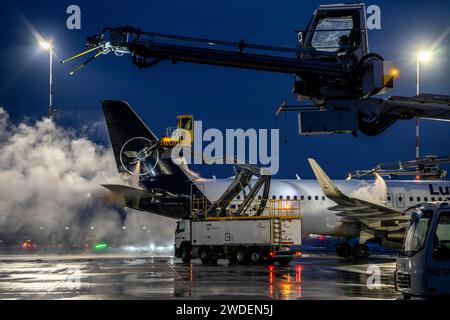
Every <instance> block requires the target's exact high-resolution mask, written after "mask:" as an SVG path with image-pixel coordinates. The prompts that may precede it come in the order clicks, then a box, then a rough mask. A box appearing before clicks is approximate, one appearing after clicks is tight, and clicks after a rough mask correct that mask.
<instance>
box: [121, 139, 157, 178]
mask: <svg viewBox="0 0 450 320" xmlns="http://www.w3.org/2000/svg"><path fill="white" fill-rule="evenodd" d="M158 161H159V152H158V143H157V141H151V140H149V139H147V138H144V137H135V138H131V139H129V140H128V141H127V142H125V143H124V144H123V146H122V148H121V149H120V164H121V165H122V168H123V169H124V170H125V171H126V172H128V173H129V174H137V173H138V172H137V169H138V170H139V178H140V179H142V178H143V177H145V176H148V175H154V174H155V171H154V169H155V167H156V166H157V164H158Z"/></svg>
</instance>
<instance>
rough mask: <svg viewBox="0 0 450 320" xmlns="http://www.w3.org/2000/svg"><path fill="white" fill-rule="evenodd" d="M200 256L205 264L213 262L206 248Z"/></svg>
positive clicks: (202, 249)
mask: <svg viewBox="0 0 450 320" xmlns="http://www.w3.org/2000/svg"><path fill="white" fill-rule="evenodd" d="M198 255H199V256H200V260H201V261H202V263H203V264H208V263H209V261H210V260H211V255H210V254H209V252H208V249H206V248H201V249H200V251H199V253H198Z"/></svg>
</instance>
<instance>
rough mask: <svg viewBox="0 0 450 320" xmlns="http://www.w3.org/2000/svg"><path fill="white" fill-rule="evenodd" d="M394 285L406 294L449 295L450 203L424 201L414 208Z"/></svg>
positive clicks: (415, 295) (419, 295)
mask: <svg viewBox="0 0 450 320" xmlns="http://www.w3.org/2000/svg"><path fill="white" fill-rule="evenodd" d="M395 287H396V289H397V290H398V291H400V292H402V293H403V296H404V297H405V298H410V297H433V296H445V295H450V205H449V204H448V203H446V202H440V203H439V202H437V203H424V204H421V205H420V206H419V207H417V208H415V209H414V210H413V211H412V212H411V221H410V224H409V226H408V228H407V230H406V234H405V240H404V243H403V248H402V253H401V254H400V256H399V257H398V258H397V262H396V270H395Z"/></svg>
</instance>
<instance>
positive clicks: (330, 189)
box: [308, 158, 345, 199]
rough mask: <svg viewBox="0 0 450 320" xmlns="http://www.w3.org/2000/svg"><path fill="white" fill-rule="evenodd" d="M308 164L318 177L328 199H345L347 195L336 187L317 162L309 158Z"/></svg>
mask: <svg viewBox="0 0 450 320" xmlns="http://www.w3.org/2000/svg"><path fill="white" fill-rule="evenodd" d="M308 162H309V164H310V165H311V168H312V170H313V172H314V175H315V176H316V179H317V182H318V183H319V185H320V187H321V188H322V191H323V193H324V194H325V196H327V197H328V198H331V199H332V198H339V197H343V196H344V197H345V195H344V194H343V193H342V192H341V191H340V190H339V189H338V187H336V185H335V184H334V183H333V181H331V179H330V178H329V177H328V176H327V174H326V173H325V171H323V169H322V168H321V167H320V166H319V164H318V163H317V162H316V160H314V159H311V158H308Z"/></svg>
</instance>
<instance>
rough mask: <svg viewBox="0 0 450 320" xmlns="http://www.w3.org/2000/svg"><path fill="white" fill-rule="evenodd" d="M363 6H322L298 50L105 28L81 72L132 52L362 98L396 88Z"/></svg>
mask: <svg viewBox="0 0 450 320" xmlns="http://www.w3.org/2000/svg"><path fill="white" fill-rule="evenodd" d="M365 22H366V20H365V7H364V5H363V4H354V5H340V6H320V7H319V9H318V10H317V11H316V12H315V14H314V16H313V17H312V19H311V21H310V23H309V24H308V27H307V29H306V30H304V31H300V32H299V33H298V43H297V47H296V48H284V47H277V46H268V45H259V44H252V43H248V42H246V41H244V40H240V41H238V42H230V41H222V40H214V39H204V38H195V37H186V36H175V35H168V34H161V33H155V32H148V31H143V30H140V29H137V28H134V27H130V26H125V27H118V28H104V29H103V31H102V32H101V33H100V34H97V35H94V36H92V37H89V38H88V41H87V46H88V50H87V51H85V52H83V53H81V54H77V55H75V56H74V57H72V58H69V59H67V60H65V61H63V62H66V61H70V60H73V59H75V58H78V57H80V56H82V55H84V54H86V53H90V52H92V53H93V56H92V57H90V58H89V59H88V60H87V61H86V62H85V63H83V64H82V65H80V66H79V67H78V68H76V69H75V70H74V71H73V72H71V74H73V73H74V72H75V71H78V70H79V69H81V68H82V67H84V66H85V65H86V64H87V63H89V62H90V61H92V60H93V59H95V58H97V57H99V56H100V55H101V54H106V53H110V52H114V53H115V54H116V55H119V56H120V55H124V54H131V56H132V61H133V63H134V64H135V65H136V66H138V67H140V68H147V67H152V66H154V65H156V64H158V63H160V62H161V61H170V62H172V63H177V62H191V63H199V64H207V65H216V66H225V67H234V68H242V69H252V70H261V71H270V72H278V73H287V74H292V75H295V76H296V80H295V84H294V90H293V91H294V93H296V94H299V95H302V96H305V97H307V98H311V99H327V98H332V99H359V98H364V97H368V96H371V95H374V94H376V93H378V92H380V91H381V90H383V89H386V88H390V87H392V84H393V83H392V79H393V76H392V75H391V74H390V72H391V70H390V66H391V64H390V63H389V62H387V61H383V58H382V57H381V56H380V55H378V54H375V53H368V49H367V48H368V45H367V30H366V25H365Z"/></svg>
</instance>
